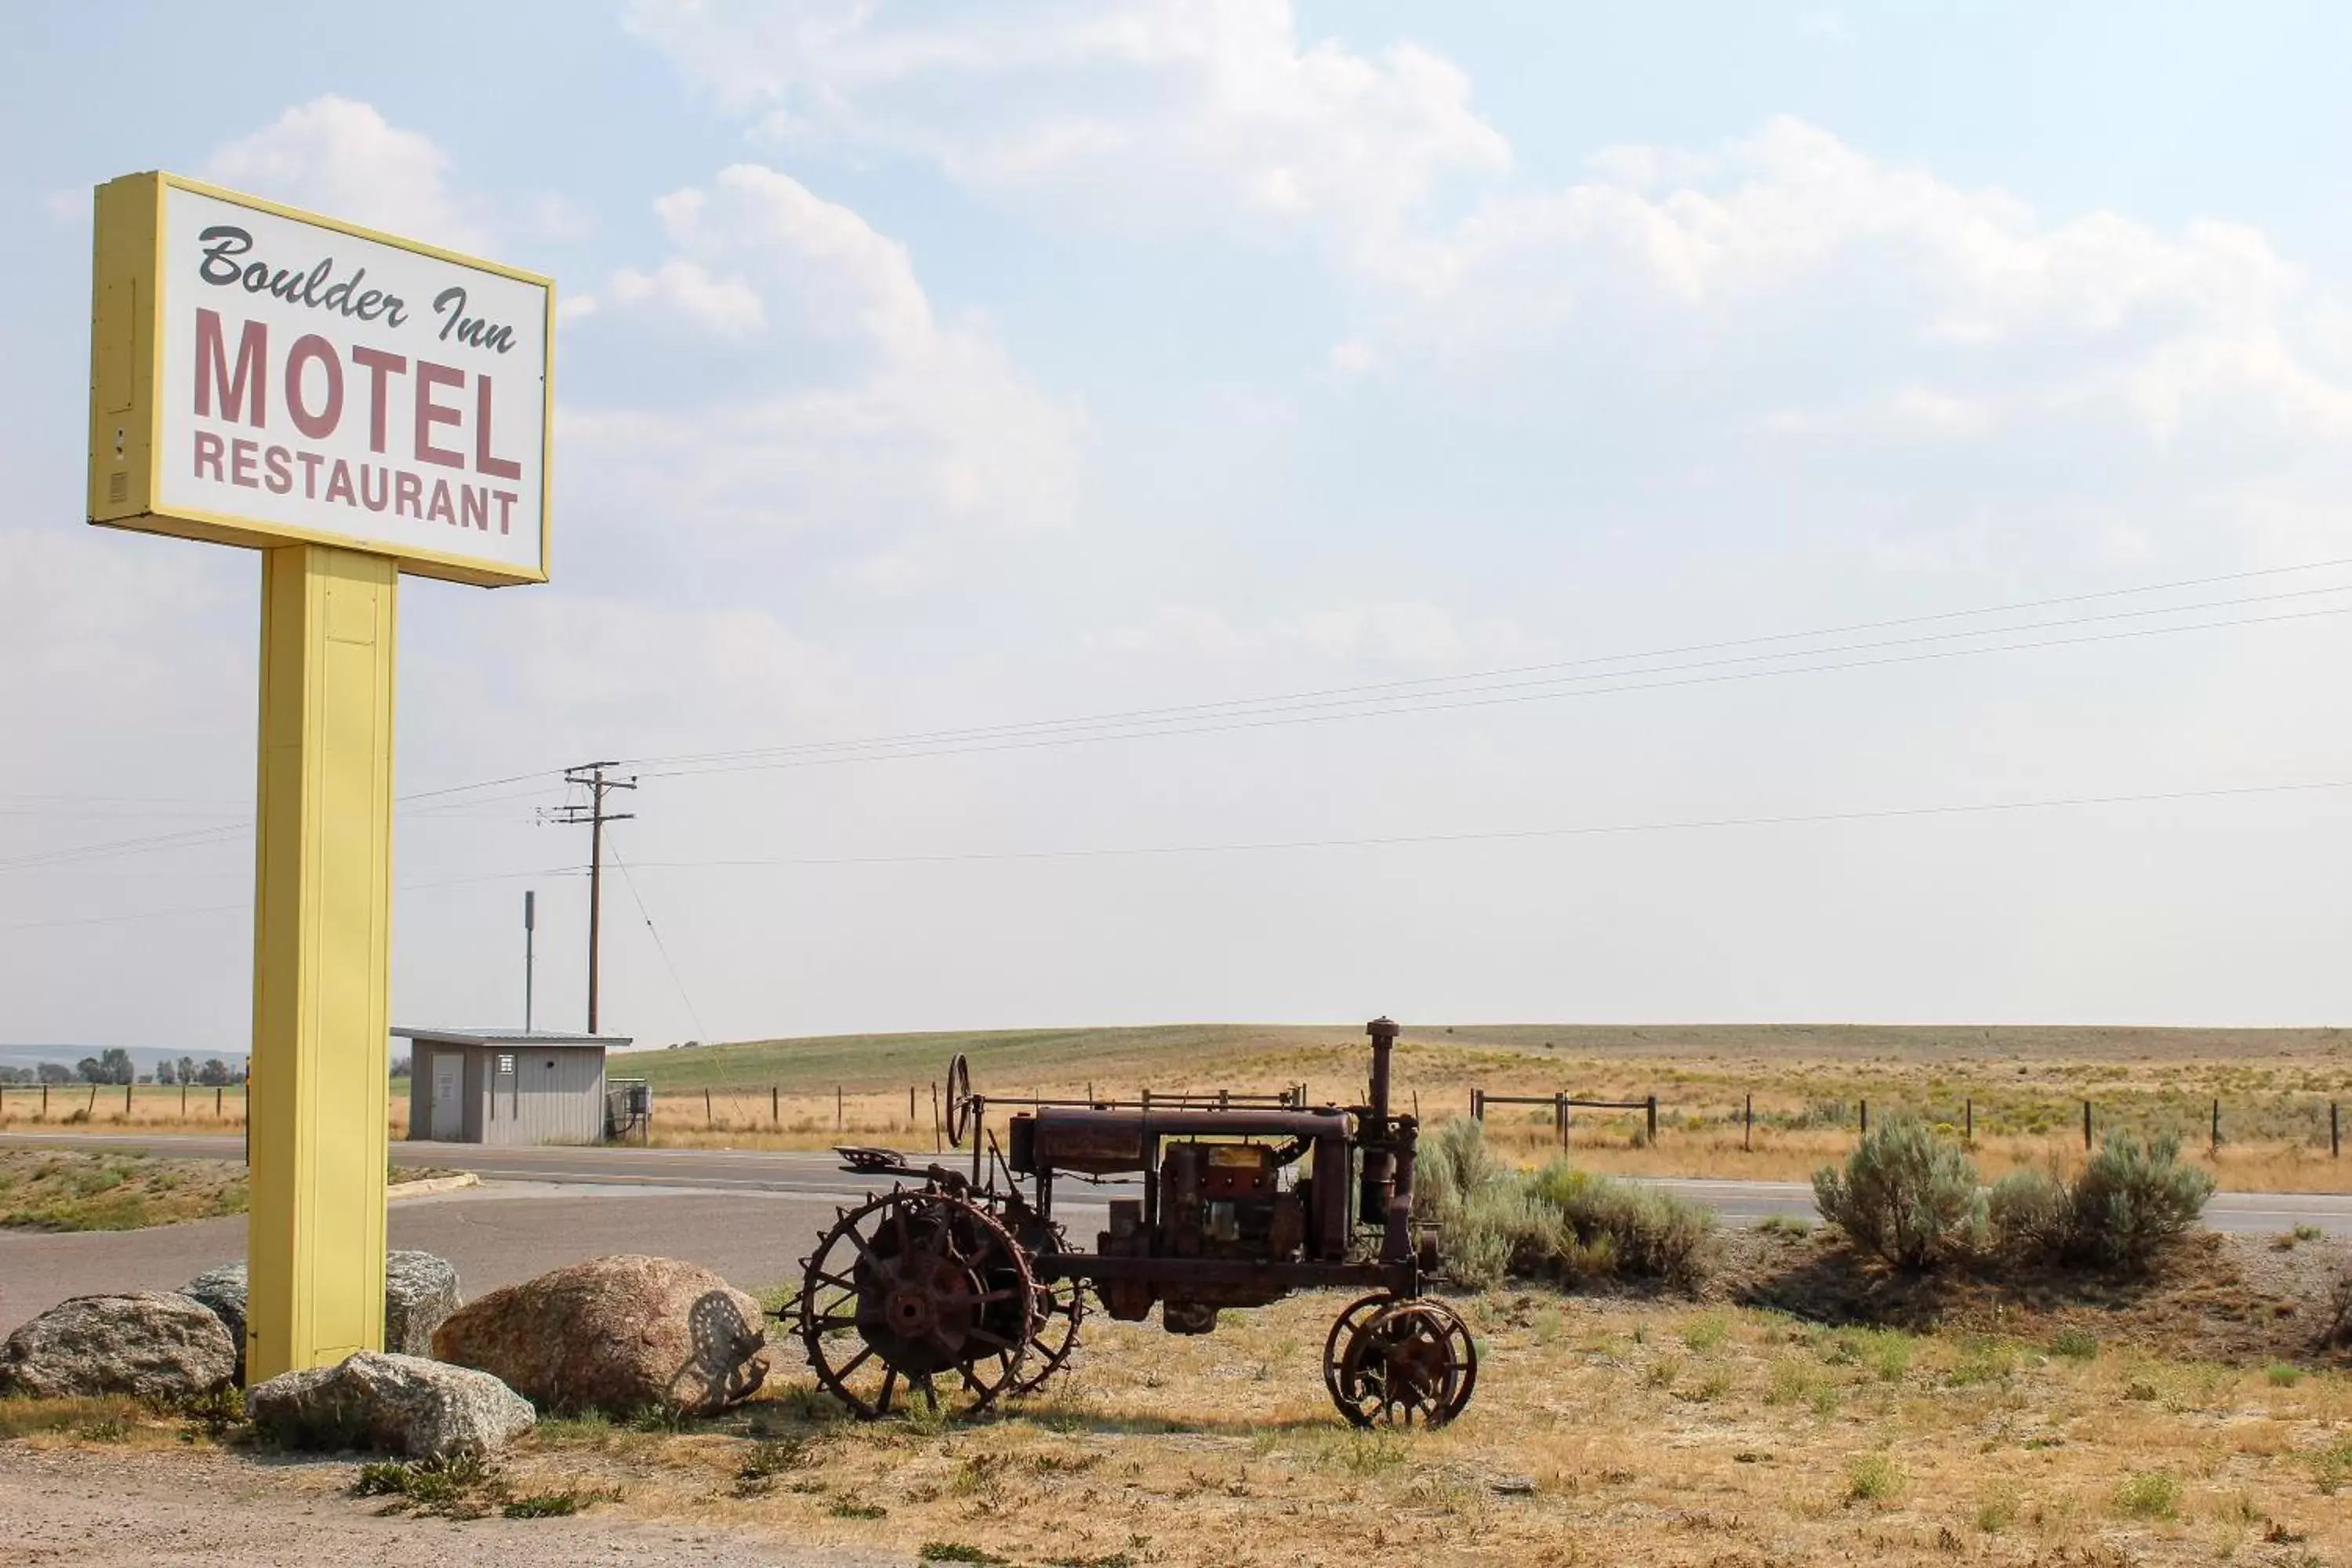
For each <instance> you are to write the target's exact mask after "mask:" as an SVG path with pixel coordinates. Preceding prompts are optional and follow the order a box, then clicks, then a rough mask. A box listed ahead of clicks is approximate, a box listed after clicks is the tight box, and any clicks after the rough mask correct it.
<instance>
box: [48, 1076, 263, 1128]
mask: <svg viewBox="0 0 2352 1568" xmlns="http://www.w3.org/2000/svg"><path fill="white" fill-rule="evenodd" d="M48 1108H49V1095H48V1091H47V1089H43V1090H42V1091H41V1109H42V1110H47V1109H48ZM220 1113H221V1086H220V1085H218V1084H215V1085H213V1117H214V1119H215V1121H217V1120H218V1119H219V1117H220Z"/></svg>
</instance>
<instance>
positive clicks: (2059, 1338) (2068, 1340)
mask: <svg viewBox="0 0 2352 1568" xmlns="http://www.w3.org/2000/svg"><path fill="white" fill-rule="evenodd" d="M2050 1351H2051V1353H2052V1354H2053V1355H2060V1356H2063V1357H2065V1358H2066V1359H2067V1360H2068V1361H2096V1360H2097V1359H2098V1355H2099V1337H2098V1336H2097V1335H2096V1334H2095V1333H2093V1332H2091V1331H2090V1330H2088V1329H2061V1330H2059V1331H2058V1332H2057V1334H2056V1335H2055V1336H2054V1337H2053V1338H2052V1340H2051V1342H2050Z"/></svg>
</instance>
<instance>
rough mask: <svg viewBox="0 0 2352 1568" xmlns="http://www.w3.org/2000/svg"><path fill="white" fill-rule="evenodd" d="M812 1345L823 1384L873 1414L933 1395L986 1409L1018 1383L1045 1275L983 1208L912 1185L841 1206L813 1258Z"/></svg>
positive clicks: (947, 1403)
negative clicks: (1041, 1275) (1038, 1273)
mask: <svg viewBox="0 0 2352 1568" xmlns="http://www.w3.org/2000/svg"><path fill="white" fill-rule="evenodd" d="M1036 1295H1037V1280H1036V1277H1035V1275H1034V1273H1033V1272H1032V1271H1031V1269H1030V1268H1029V1260H1028V1257H1027V1254H1026V1253H1024V1251H1023V1249H1022V1247H1021V1246H1020V1245H1019V1244H1018V1243H1017V1242H1015V1241H1014V1240H1013V1237H1012V1236H1011V1235H1009V1234H1008V1233H1007V1232H1006V1231H1005V1229H1004V1227H1003V1226H1002V1225H999V1224H998V1223H997V1222H996V1220H995V1219H994V1218H993V1217H992V1215H990V1214H989V1213H988V1211H987V1210H985V1209H983V1208H982V1207H980V1206H979V1205H976V1204H973V1203H970V1202H968V1201H966V1200H965V1199H962V1198H959V1197H955V1196H952V1195H950V1194H947V1193H942V1192H937V1191H933V1190H930V1189H928V1188H924V1189H916V1190H911V1191H909V1190H906V1189H901V1190H899V1191H897V1192H893V1193H890V1194H887V1195H886V1196H883V1197H878V1198H869V1199H868V1200H866V1202H865V1203H864V1204H861V1205H858V1206H857V1207H856V1208H854V1209H848V1210H845V1211H843V1212H842V1214H841V1215H840V1217H839V1218H838V1219H837V1220H835V1223H834V1226H833V1228H832V1229H830V1230H828V1231H826V1232H825V1234H824V1240H822V1241H820V1242H819V1243H818V1244H817V1248H816V1251H815V1252H814V1253H813V1254H811V1255H810V1256H809V1258H807V1259H806V1261H805V1263H804V1264H803V1277H802V1287H801V1300H800V1334H801V1342H802V1344H803V1346H804V1347H805V1348H806V1350H807V1352H808V1358H809V1365H810V1367H811V1368H812V1369H813V1370H814V1372H815V1373H816V1377H817V1381H818V1382H819V1383H820V1384H823V1385H824V1387H825V1388H826V1389H827V1390H828V1391H829V1392H831V1393H832V1394H834V1395H835V1397H836V1398H838V1399H839V1400H840V1401H841V1402H842V1403H843V1404H844V1405H847V1406H849V1408H850V1409H851V1411H853V1412H854V1413H856V1415H858V1416H860V1417H861V1418H863V1419H866V1420H869V1421H870V1420H874V1419H877V1418H878V1417H881V1416H885V1415H894V1414H898V1413H900V1412H903V1411H905V1410H907V1409H908V1408H909V1407H911V1406H912V1405H915V1404H917V1403H918V1402H928V1403H929V1404H930V1405H933V1406H934V1407H936V1408H937V1409H939V1410H940V1412H941V1413H942V1414H945V1415H958V1416H961V1415H976V1414H978V1413H979V1412H980V1411H982V1410H984V1409H986V1408H987V1407H988V1405H990V1404H991V1403H992V1402H993V1401H994V1400H995V1399H996V1398H997V1397H998V1396H999V1395H1000V1394H1004V1393H1006V1392H1008V1391H1009V1390H1011V1389H1013V1387H1014V1386H1015V1385H1016V1384H1017V1383H1018V1381H1019V1376H1020V1373H1021V1370H1022V1367H1023V1363H1024V1356H1025V1354H1026V1352H1027V1350H1028V1347H1029V1341H1030V1338H1031V1334H1032V1331H1033V1328H1034V1323H1033V1317H1032V1314H1033V1311H1034V1302H1035V1300H1036Z"/></svg>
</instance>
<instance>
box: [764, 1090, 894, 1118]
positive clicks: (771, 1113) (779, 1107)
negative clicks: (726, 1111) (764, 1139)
mask: <svg viewBox="0 0 2352 1568" xmlns="http://www.w3.org/2000/svg"><path fill="white" fill-rule="evenodd" d="M912 1092H913V1091H912V1090H909V1091H908V1093H909V1094H911V1093H912ZM783 1109H784V1108H783V1096H782V1095H781V1094H779V1093H777V1092H776V1086H775V1085H774V1084H770V1085H769V1086H768V1121H769V1122H770V1123H771V1124H772V1125H773V1126H777V1127H782V1125H783V1124H784V1116H783Z"/></svg>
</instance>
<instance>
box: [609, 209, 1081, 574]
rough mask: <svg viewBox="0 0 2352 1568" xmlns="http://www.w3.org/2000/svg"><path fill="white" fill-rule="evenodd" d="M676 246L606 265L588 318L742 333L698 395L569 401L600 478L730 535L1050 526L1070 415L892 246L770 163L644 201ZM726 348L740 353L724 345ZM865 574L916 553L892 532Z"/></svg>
mask: <svg viewBox="0 0 2352 1568" xmlns="http://www.w3.org/2000/svg"><path fill="white" fill-rule="evenodd" d="M655 206H656V211H657V213H658V214H659V216H660V217H661V220H662V224H663V226H664V229H665V230H666V231H667V235H668V237H669V238H670V240H671V241H672V243H673V244H674V245H675V247H676V248H677V254H675V255H672V256H671V257H669V258H666V259H665V260H663V261H662V262H661V263H659V264H658V265H657V266H656V267H654V268H651V269H649V270H637V269H634V268H631V269H624V270H622V271H621V272H619V273H617V274H615V275H614V278H613V279H612V280H611V282H610V283H609V284H608V285H607V286H606V287H605V289H603V290H602V291H601V293H600V294H599V296H598V301H599V319H600V322H601V323H604V324H608V325H611V326H613V327H622V326H625V325H626V324H627V323H628V322H629V321H631V320H632V319H637V320H643V321H674V322H683V323H685V324H687V325H688V326H690V327H692V328H694V329H696V330H697V331H699V332H701V333H702V334H704V335H706V336H707V337H709V338H711V339H713V340H716V342H714V344H713V349H714V352H717V351H719V350H721V349H724V348H726V347H728V346H730V345H732V346H733V347H734V348H736V349H738V350H741V349H743V348H744V346H745V344H746V342H747V341H748V340H753V339H757V340H759V342H758V353H757V358H756V360H755V361H754V360H742V362H741V363H736V364H735V366H734V368H735V369H736V371H737V372H738V373H739V374H742V375H746V376H750V377H751V378H753V380H754V382H755V385H754V387H753V389H752V390H751V392H750V393H749V394H744V393H742V392H741V391H740V388H739V387H738V386H737V385H735V384H730V386H729V389H728V392H727V395H725V396H723V397H721V398H719V400H717V401H716V402H713V403H710V404H708V405H700V404H699V403H698V404H697V405H690V406H689V405H664V406H635V407H624V408H604V409H598V410H593V411H573V412H572V413H570V414H569V415H568V416H567V419H566V424H565V432H564V434H565V438H566V441H567V443H568V444H576V447H584V448H585V449H587V450H589V451H591V452H593V454H594V456H593V458H592V459H591V461H592V462H593V464H594V465H595V466H596V468H597V470H598V472H599V474H600V478H601V481H602V484H603V485H604V486H615V487H618V488H619V489H620V490H621V491H623V492H630V491H635V492H636V493H640V494H646V495H649V496H651V495H658V496H659V497H660V510H661V511H662V512H663V513H664V514H665V515H691V516H693V517H695V518H696V519H698V523H699V525H700V526H704V527H707V528H718V529H723V530H727V531H732V532H734V533H736V534H738V535H739V536H741V537H746V538H753V539H756V538H767V537H776V536H780V535H786V534H804V533H807V532H811V531H839V532H846V533H858V534H869V535H871V534H887V533H891V532H896V533H898V534H900V535H908V534H916V533H921V532H924V531H930V530H936V529H939V528H940V527H970V526H977V527H980V528H982V529H988V530H993V531H1000V532H1005V533H1016V534H1017V533H1027V532H1034V531H1046V530H1051V529H1055V528H1059V527H1062V526H1065V525H1066V524H1067V523H1068V522H1069V521H1071V519H1072V517H1073V514H1074V510H1075V507H1076V482H1077V471H1078V459H1079V453H1078V447H1079V439H1080V435H1081V431H1082V421H1081V419H1080V417H1079V416H1078V414H1077V413H1076V411H1075V410H1074V409H1072V408H1070V407H1068V406H1066V405H1064V404H1062V403H1060V402H1057V401H1056V400H1055V399H1053V398H1051V397H1048V396H1047V395H1045V394H1043V393H1041V392H1040V391H1039V390H1038V389H1037V388H1035V387H1034V386H1033V385H1032V384H1029V382H1028V381H1027V380H1026V379H1025V378H1024V377H1023V376H1022V375H1021V374H1020V373H1019V371H1018V370H1017V369H1016V368H1015V367H1014V366H1013V363H1012V362H1011V360H1010V358H1009V357H1008V356H1007V355H1006V353H1004V351H1003V348H1002V346H1001V345H999V343H998V342H996V340H995V338H994V336H993V334H992V332H991V331H989V329H988V327H987V324H986V323H985V322H984V321H979V320H965V321H950V322H942V321H940V320H939V319H938V317H937V316H936V314H935V312H934V311H933V310H932V308H931V303H930V300H929V296H928V295H927V294H926V293H925V291H924V289H923V287H922V284H921V282H920V281H919V279H917V277H916V274H915V268H914V263H913V260H912V258H911V257H910V256H909V255H908V250H907V247H905V246H904V245H902V244H900V243H899V242H898V241H897V240H895V239H892V238H890V237H887V236H884V235H882V234H879V233H877V232H876V230H875V229H874V228H873V227H872V226H870V225H869V224H867V223H866V220H865V219H864V218H862V217H860V216H858V215H857V214H856V213H855V212H852V211H851V210H850V209H848V208H847V207H845V206H841V205H837V204H835V203H832V202H828V201H825V200H824V199H823V198H822V197H819V196H817V195H814V193H813V192H811V191H810V190H809V189H808V188H807V187H806V186H804V185H803V184H800V183H799V182H798V181H796V180H793V179H792V178H791V177H789V176H787V175H784V174H779V173H777V172H776V171H774V170H772V169H768V168H763V167H761V166H759V165H756V164H738V165H736V166H734V167H732V168H729V169H725V170H722V171H721V172H720V173H719V174H718V175H717V177H716V178H714V179H713V180H712V181H710V183H709V184H708V185H707V186H698V187H690V188H688V189H684V190H679V191H676V192H673V193H671V194H670V195H667V196H664V197H662V198H661V199H660V200H659V201H658V202H656V204H655ZM739 358H740V356H739ZM866 548H871V549H878V550H880V551H881V552H883V553H884V555H885V556H886V557H887V560H876V561H870V562H867V563H865V565H863V566H861V567H859V568H858V569H857V570H858V575H859V576H860V579H861V580H863V581H866V582H868V583H870V584H886V583H892V582H900V581H905V580H907V578H908V574H910V573H911V572H915V571H916V566H915V562H914V558H913V556H912V555H910V554H909V553H908V547H907V546H906V545H905V544H904V543H900V544H896V545H894V544H891V543H888V542H878V543H877V542H869V543H868V544H867V545H866Z"/></svg>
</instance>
